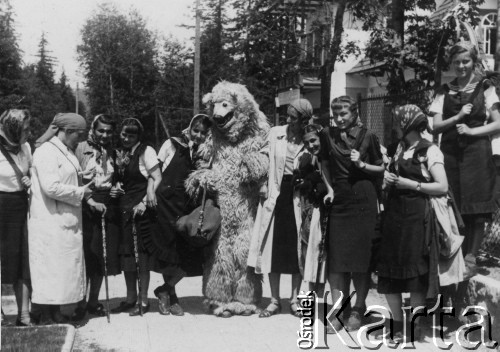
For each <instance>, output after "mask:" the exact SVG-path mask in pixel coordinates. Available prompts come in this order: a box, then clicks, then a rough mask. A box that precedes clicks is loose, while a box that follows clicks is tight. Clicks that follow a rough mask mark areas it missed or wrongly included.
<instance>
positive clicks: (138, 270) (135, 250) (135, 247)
mask: <svg viewBox="0 0 500 352" xmlns="http://www.w3.org/2000/svg"><path fill="white" fill-rule="evenodd" d="M132 236H133V237H134V256H135V270H136V271H137V285H139V300H138V301H139V312H140V313H141V317H142V303H141V302H140V300H141V297H142V296H141V272H140V269H139V246H138V244H137V226H136V224H135V214H134V215H132Z"/></svg>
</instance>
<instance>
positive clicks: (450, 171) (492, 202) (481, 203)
mask: <svg viewBox="0 0 500 352" xmlns="http://www.w3.org/2000/svg"><path fill="white" fill-rule="evenodd" d="M466 141H467V143H466V145H465V146H459V145H458V143H457V142H454V141H453V142H452V141H449V140H448V141H446V142H443V143H441V151H442V152H443V155H444V168H445V171H446V176H447V177H448V184H449V186H450V188H451V191H452V192H453V196H454V197H455V201H456V203H457V206H458V208H459V209H460V214H462V215H466V214H491V213H493V212H494V211H496V209H497V203H496V202H497V199H498V197H499V195H498V185H496V170H495V165H494V163H493V159H492V152H491V142H490V139H489V138H488V137H480V138H476V137H474V138H472V137H469V138H466Z"/></svg>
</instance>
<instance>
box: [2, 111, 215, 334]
mask: <svg viewBox="0 0 500 352" xmlns="http://www.w3.org/2000/svg"><path fill="white" fill-rule="evenodd" d="M29 124H30V115H29V112H28V111H26V110H15V109H13V110H8V111H6V112H4V113H3V114H2V115H1V117H0V149H1V151H2V153H1V155H0V164H1V166H2V167H1V168H0V170H1V171H0V181H1V182H0V226H2V227H1V229H0V230H1V231H0V233H1V236H2V238H1V241H2V242H1V243H2V246H1V249H2V253H1V262H2V283H4V284H12V285H13V286H14V291H15V293H16V299H17V303H18V317H17V320H16V325H18V326H31V325H33V324H34V323H35V322H36V323H40V324H51V323H66V322H68V321H69V319H70V318H69V317H66V316H64V315H62V314H61V312H60V306H61V305H63V304H69V303H77V302H78V304H77V308H76V309H75V311H74V313H73V315H72V317H71V319H72V320H73V321H79V320H81V319H83V318H84V317H85V315H86V314H87V313H89V314H92V315H96V316H104V315H106V313H107V312H106V309H105V308H104V306H103V305H102V304H100V303H99V301H98V296H99V292H100V289H101V286H102V282H103V276H104V275H105V274H107V275H117V274H119V273H121V272H124V277H125V283H126V287H127V292H126V300H125V301H124V302H121V303H120V305H119V306H117V307H114V308H113V309H111V313H121V312H128V313H129V314H130V315H131V316H135V315H139V314H144V313H146V312H148V310H149V307H150V306H149V302H148V298H147V292H148V286H149V273H150V271H151V270H154V271H157V272H159V273H162V274H163V277H164V281H165V282H164V285H162V286H160V287H158V288H157V289H156V290H155V295H156V296H157V297H158V299H159V308H160V313H161V314H165V315H168V314H173V315H183V314H184V311H183V309H182V307H181V306H180V305H179V301H178V299H177V296H176V292H175V285H176V284H177V282H178V281H180V279H182V278H183V277H184V276H192V275H201V270H202V260H203V258H202V257H203V256H202V253H201V251H200V249H197V248H194V247H191V246H190V245H189V244H188V243H187V242H185V241H184V240H183V239H182V238H180V237H179V236H177V232H176V231H175V228H174V224H175V221H176V219H177V218H178V217H179V216H181V215H184V214H185V213H186V212H187V211H189V210H190V209H192V208H194V206H195V204H193V202H192V201H191V200H189V199H188V197H187V196H186V195H185V192H184V186H183V182H184V179H185V178H186V177H187V176H188V174H189V173H190V172H191V171H192V170H193V169H194V168H195V165H196V164H198V165H199V164H200V163H203V161H202V160H200V159H199V158H197V155H198V153H197V149H198V146H199V145H200V144H201V143H202V142H203V141H204V140H205V138H206V136H207V132H208V128H209V125H210V122H209V119H208V117H207V116H206V115H202V114H200V115H196V116H195V117H194V118H193V119H192V121H191V124H190V125H189V128H188V129H186V130H185V131H183V133H182V135H181V136H179V137H174V138H170V139H169V140H167V141H166V142H165V144H164V145H163V146H162V148H161V149H160V152H159V154H158V155H157V154H156V152H155V151H154V149H153V148H152V147H150V146H148V145H146V144H145V143H144V142H143V139H142V138H143V133H144V128H143V126H142V124H141V122H140V121H139V120H137V119H134V118H127V119H124V120H123V121H122V123H121V125H120V127H119V128H120V129H119V131H116V122H115V121H114V120H113V118H112V117H111V116H108V115H105V114H101V115H98V116H96V117H95V118H94V119H93V121H92V124H91V126H90V131H89V133H88V138H87V140H85V133H86V131H87V130H86V122H85V119H84V118H83V117H81V116H80V115H77V114H71V113H65V114H58V115H56V117H55V118H54V120H53V121H52V123H51V125H50V126H49V129H48V130H47V132H46V133H45V134H44V135H43V136H42V137H40V138H39V139H38V140H37V143H36V144H35V145H36V146H37V150H36V152H35V153H34V155H33V157H32V154H31V149H30V146H29V144H28V143H27V142H26V141H27V138H28V134H29V133H28V131H29ZM116 132H118V134H119V139H120V140H119V143H118V144H119V148H117V149H115V148H114V144H115V143H114V141H113V135H115V134H116ZM30 170H31V173H30ZM32 183H33V184H32ZM29 193H31V195H29ZM29 197H31V208H30V209H28V208H29V206H28V198H29ZM28 210H29V219H28ZM27 219H28V220H27ZM27 225H28V226H27ZM26 229H27V230H28V231H27V230H26ZM103 234H105V236H106V243H105V246H103ZM84 258H85V259H84ZM137 262H138V263H137ZM105 267H106V270H105ZM138 276H139V277H138ZM137 281H139V282H140V287H139V291H140V293H141V294H140V295H138V292H137ZM87 290H88V300H87V299H86V298H87ZM30 296H31V302H32V311H31V314H30V311H29V300H30ZM10 323H11V322H8V321H7V320H6V319H4V314H3V311H2V324H10Z"/></svg>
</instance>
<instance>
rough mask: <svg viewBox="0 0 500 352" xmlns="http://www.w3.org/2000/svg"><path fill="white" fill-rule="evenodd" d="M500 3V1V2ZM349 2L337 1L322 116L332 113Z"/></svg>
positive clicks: (325, 67)
mask: <svg viewBox="0 0 500 352" xmlns="http://www.w3.org/2000/svg"><path fill="white" fill-rule="evenodd" d="M499 1H500V0H499ZM346 3H347V0H339V1H337V10H336V11H335V22H334V25H333V26H334V27H333V38H332V40H331V43H330V46H329V47H328V53H327V57H326V60H325V64H324V65H323V67H322V70H321V108H320V110H321V115H325V114H327V113H329V111H330V91H331V81H332V72H333V70H334V68H335V62H336V61H337V57H338V55H339V52H340V46H341V44H342V34H343V33H344V12H345V8H346Z"/></svg>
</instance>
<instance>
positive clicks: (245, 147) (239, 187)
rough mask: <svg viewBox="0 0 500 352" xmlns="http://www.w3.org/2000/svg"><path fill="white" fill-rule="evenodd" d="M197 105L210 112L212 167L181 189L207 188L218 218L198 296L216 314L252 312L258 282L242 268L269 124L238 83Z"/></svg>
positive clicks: (263, 171)
mask: <svg viewBox="0 0 500 352" xmlns="http://www.w3.org/2000/svg"><path fill="white" fill-rule="evenodd" d="M203 102H204V103H205V104H207V105H208V106H209V108H210V118H211V120H212V123H213V125H212V131H211V132H212V133H211V140H210V142H209V146H205V150H208V151H209V153H210V154H211V155H212V156H213V164H212V168H211V169H202V170H196V171H194V172H193V173H192V174H191V175H190V176H189V178H188V179H187V180H186V189H187V191H188V193H190V194H191V195H196V194H199V193H200V188H201V187H207V190H208V191H209V192H210V193H213V194H215V198H216V201H217V203H218V205H219V207H220V210H221V215H222V224H221V229H220V231H219V233H218V234H217V235H216V237H215V238H214V241H213V242H212V244H211V246H210V248H209V250H208V252H209V256H208V259H207V262H206V266H205V272H204V275H203V294H204V295H205V297H206V298H207V303H208V304H210V305H211V306H213V307H214V306H215V307H216V308H215V310H214V314H216V315H218V314H220V313H222V312H223V311H224V310H228V311H231V312H232V313H234V314H241V313H242V312H243V311H245V310H251V311H252V312H255V311H256V303H258V302H259V300H260V299H261V297H262V282H261V277H260V276H259V275H256V274H255V273H254V271H253V270H250V269H248V268H247V257H248V250H249V246H250V236H251V231H252V226H253V223H254V220H255V214H256V212H257V205H258V202H259V187H260V185H261V184H262V182H263V181H264V178H265V175H266V174H267V171H268V168H269V160H268V158H267V156H265V155H263V154H261V153H259V151H260V150H261V148H262V147H263V146H264V144H265V140H266V137H267V133H268V132H269V123H268V122H267V119H266V117H265V116H264V114H263V113H262V112H261V111H260V110H259V105H258V104H257V103H256V102H255V100H254V98H253V96H252V95H251V94H250V93H249V92H248V90H247V89H246V88H245V87H244V86H242V85H240V84H235V83H229V82H225V81H223V82H220V83H219V84H217V85H216V86H215V87H214V88H213V90H212V93H209V94H207V95H205V97H204V98H203Z"/></svg>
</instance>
